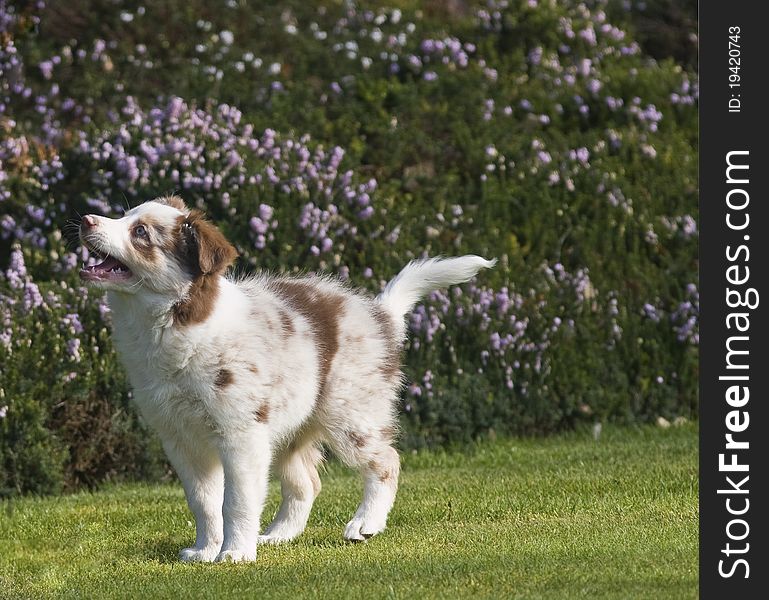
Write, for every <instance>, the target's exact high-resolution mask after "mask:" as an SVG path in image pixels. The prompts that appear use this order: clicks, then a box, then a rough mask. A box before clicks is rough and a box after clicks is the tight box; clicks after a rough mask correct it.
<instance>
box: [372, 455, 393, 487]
mask: <svg viewBox="0 0 769 600" xmlns="http://www.w3.org/2000/svg"><path fill="white" fill-rule="evenodd" d="M368 468H369V470H370V471H371V472H373V473H376V474H377V475H379V481H381V482H382V483H385V482H386V481H388V480H389V479H390V478H391V477H392V476H393V474H392V471H390V469H383V468H382V465H380V464H379V463H378V462H376V461H375V460H372V461H369V463H368Z"/></svg>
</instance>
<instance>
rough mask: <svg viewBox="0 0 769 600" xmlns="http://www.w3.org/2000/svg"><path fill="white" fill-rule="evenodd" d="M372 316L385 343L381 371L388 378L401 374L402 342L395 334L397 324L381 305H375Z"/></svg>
mask: <svg viewBox="0 0 769 600" xmlns="http://www.w3.org/2000/svg"><path fill="white" fill-rule="evenodd" d="M371 314H372V316H373V317H374V320H375V321H376V322H377V325H378V326H379V333H380V334H381V336H382V339H383V341H384V345H385V354H384V356H383V357H382V364H381V365H379V371H380V372H381V373H382V375H384V377H385V378H386V379H391V378H393V377H396V376H400V351H401V344H400V342H399V340H398V338H397V337H396V336H395V324H394V323H393V321H392V317H391V316H390V315H389V314H388V313H387V311H385V310H384V309H383V308H381V307H380V306H376V307H374V310H373V311H372V313H371Z"/></svg>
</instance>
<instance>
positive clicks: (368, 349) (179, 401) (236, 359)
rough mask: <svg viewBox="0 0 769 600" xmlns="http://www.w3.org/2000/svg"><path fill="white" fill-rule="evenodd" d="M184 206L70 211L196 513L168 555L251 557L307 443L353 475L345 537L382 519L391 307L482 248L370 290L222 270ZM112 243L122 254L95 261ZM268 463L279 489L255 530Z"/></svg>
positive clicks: (391, 386) (396, 322) (389, 483)
mask: <svg viewBox="0 0 769 600" xmlns="http://www.w3.org/2000/svg"><path fill="white" fill-rule="evenodd" d="M193 213H196V211H190V210H189V209H187V207H186V206H184V205H183V203H181V201H180V200H178V199H177V198H162V199H158V200H156V201H151V202H147V203H145V204H143V205H141V206H138V207H136V208H134V209H132V210H130V211H129V212H127V213H126V214H125V216H124V217H122V218H120V219H108V218H105V217H98V216H94V215H89V216H87V217H85V218H84V223H83V224H82V225H81V239H82V240H83V242H84V243H85V244H86V245H87V246H88V247H89V248H90V249H91V250H92V251H95V252H97V253H99V254H101V255H109V256H110V257H112V259H109V260H108V262H107V263H106V267H103V268H101V270H100V267H90V268H88V269H84V270H83V271H82V272H81V276H82V277H83V279H86V280H89V281H90V282H92V283H94V284H96V285H98V286H99V287H102V288H104V289H107V290H108V302H109V305H110V307H111V309H112V320H113V329H114V333H113V335H114V342H115V346H116V348H117V350H118V352H119V355H120V358H121V360H122V362H123V364H124V365H125V368H126V370H127V372H128V375H129V378H130V382H131V385H132V386H133V390H134V397H135V400H136V403H137V404H138V407H139V409H140V411H141V413H142V415H143V416H144V418H145V419H146V421H147V422H148V423H149V424H150V425H151V426H152V427H153V428H154V429H155V430H156V431H157V432H158V433H159V435H160V437H161V440H162V442H163V447H164V449H165V451H166V453H167V455H168V458H169V460H170V461H171V464H172V465H173V467H174V468H175V470H176V472H177V473H178V475H179V478H180V479H181V482H182V484H183V486H184V490H185V493H186V497H187V501H188V503H189V506H190V509H191V510H192V512H193V514H194V515H195V521H196V539H195V545H194V546H192V547H191V548H186V549H184V550H182V551H181V553H180V557H181V559H182V560H184V561H214V560H216V561H222V560H233V561H247V560H253V559H255V557H256V548H257V544H258V543H275V542H283V541H287V540H291V539H293V538H295V537H296V536H298V535H299V534H300V533H302V531H303V530H304V528H305V525H306V524H307V519H308V517H309V514H310V509H311V507H312V504H313V501H314V499H315V497H316V496H317V495H318V492H319V491H320V479H319V477H318V471H317V465H318V463H319V462H320V460H321V459H322V454H321V450H320V444H321V443H326V444H327V445H328V446H330V447H331V448H332V449H333V451H334V452H335V453H336V454H337V455H338V456H339V458H340V459H341V460H343V461H344V462H345V463H347V464H348V465H350V466H352V467H354V468H357V469H358V470H359V471H360V472H361V474H362V475H363V478H364V491H363V500H362V502H361V504H360V506H359V507H358V509H357V511H356V512H355V514H354V515H353V517H352V519H351V520H350V522H349V523H348V524H347V526H346V527H345V530H344V537H345V538H346V539H348V540H365V539H367V538H368V537H370V536H372V535H374V534H376V533H379V532H381V531H382V530H384V528H385V524H386V520H387V515H388V513H389V511H390V508H391V507H392V504H393V501H394V499H395V493H396V488H397V483H398V474H399V470H400V461H399V457H398V454H397V452H396V451H395V449H394V448H393V447H392V443H393V437H394V434H395V424H396V406H395V405H396V399H397V396H398V391H399V389H400V387H401V374H400V370H399V366H398V358H399V352H400V346H401V343H402V341H403V339H404V337H405V335H406V323H405V319H404V317H405V314H406V313H407V312H408V311H409V310H410V309H411V308H412V307H413V306H414V304H415V303H416V302H417V301H418V300H419V299H420V298H421V297H422V296H423V295H424V294H426V293H428V292H429V291H431V290H433V289H437V288H439V287H444V286H447V285H450V284H455V283H460V282H463V281H467V280H468V279H470V278H471V277H472V276H474V275H475V274H476V273H477V272H478V270H479V269H481V268H483V267H486V268H488V267H491V266H493V264H494V262H495V261H487V260H484V259H483V258H480V257H478V256H463V257H460V258H449V259H429V260H422V261H417V262H412V263H410V264H409V265H408V266H407V267H406V268H404V269H403V271H401V273H400V274H399V275H398V276H397V277H395V278H394V279H393V280H392V281H391V282H390V283H389V284H388V285H387V287H386V288H385V290H384V292H383V293H382V294H381V295H380V296H378V297H377V298H369V297H367V296H365V295H364V294H362V293H359V292H356V291H353V290H351V289H349V288H348V287H346V286H345V285H343V284H341V283H340V282H338V281H336V280H334V279H331V278H326V277H315V276H307V277H301V278H295V279H288V278H281V277H270V276H267V275H257V276H254V277H247V278H243V279H240V280H235V279H228V278H226V277H225V276H224V270H225V269H226V267H227V266H228V264H229V263H230V262H231V261H232V260H233V259H234V257H235V254H234V250H233V249H232V247H231V246H229V245H228V244H227V243H226V241H225V240H224V238H223V236H221V234H219V233H218V231H216V230H215V228H214V227H213V226H212V225H211V224H210V223H207V222H205V221H204V220H203V219H202V215H200V214H193ZM139 226H141V228H139ZM228 246H229V247H228ZM205 253H208V254H206V255H205V256H204V254H205ZM113 259H115V260H117V261H119V267H118V268H119V269H122V270H118V271H113V272H106V271H105V270H104V269H106V268H107V267H109V266H110V265H112V264H114V263H113V262H109V261H112V260H113ZM217 260H219V262H217ZM125 269H129V271H127V270H125ZM206 278H208V279H206ZM201 281H206V282H207V283H206V284H205V285H203V284H201ZM193 305H194V306H193ZM190 306H192V307H193V308H192V309H190ZM195 307H197V308H195ZM201 307H202V308H201ZM206 311H208V312H206ZM271 467H272V469H273V471H274V472H275V473H276V474H277V476H278V477H279V478H280V481H281V490H282V496H283V501H282V504H281V506H280V509H279V511H278V513H277V515H276V517H275V519H274V520H273V522H272V523H271V524H270V525H269V526H268V527H267V529H266V530H265V531H264V533H263V534H262V535H259V520H260V516H261V512H262V507H263V505H264V499H265V493H266V490H267V481H268V473H269V470H270V468H271Z"/></svg>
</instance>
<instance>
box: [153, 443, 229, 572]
mask: <svg viewBox="0 0 769 600" xmlns="http://www.w3.org/2000/svg"><path fill="white" fill-rule="evenodd" d="M163 448H164V449H165V451H166V455H167V456H168V459H169V460H170V461H171V464H172V465H173V467H174V469H175V470H176V473H177V475H178V476H179V479H180V480H181V482H182V486H183V487H184V494H185V496H186V497H187V504H188V505H189V507H190V510H191V511H192V514H193V515H194V516H195V545H194V546H193V547H191V548H185V549H184V550H182V551H181V552H180V553H179V558H181V559H182V560H183V561H185V562H211V561H212V560H214V558H216V556H217V555H218V554H219V551H220V549H221V546H222V495H223V491H224V478H223V476H222V464H221V462H220V460H219V454H218V452H217V449H216V448H215V447H214V446H212V445H211V444H209V443H207V442H205V441H198V442H197V443H196V444H190V443H188V442H187V441H185V440H180V439H174V438H170V437H169V438H166V439H165V440H164V441H163Z"/></svg>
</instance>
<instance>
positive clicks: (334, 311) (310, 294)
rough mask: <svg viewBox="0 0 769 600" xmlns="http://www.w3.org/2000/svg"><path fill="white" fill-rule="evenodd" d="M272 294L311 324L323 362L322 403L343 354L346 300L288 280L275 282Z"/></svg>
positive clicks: (321, 365) (321, 372)
mask: <svg viewBox="0 0 769 600" xmlns="http://www.w3.org/2000/svg"><path fill="white" fill-rule="evenodd" d="M272 290H273V291H274V292H275V293H276V294H277V295H279V296H281V297H282V298H283V299H284V300H286V301H287V302H288V303H289V304H291V306H292V308H294V310H296V311H297V312H299V313H300V314H301V315H302V316H303V317H304V318H306V319H307V320H308V321H309V322H310V325H311V327H312V331H313V334H314V336H315V346H316V348H317V351H318V356H319V358H320V373H319V377H318V378H319V380H320V383H319V386H318V400H322V399H323V398H324V396H325V394H326V383H327V380H328V373H329V371H330V369H331V363H332V361H333V360H334V356H335V355H336V353H337V350H339V317H340V315H341V312H342V306H343V304H344V297H343V296H341V295H336V294H330V293H327V292H324V291H321V290H319V289H318V288H317V287H316V286H314V285H313V284H312V283H310V282H306V281H292V280H288V279H280V280H276V281H274V282H273V283H272ZM292 328H293V326H292Z"/></svg>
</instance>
